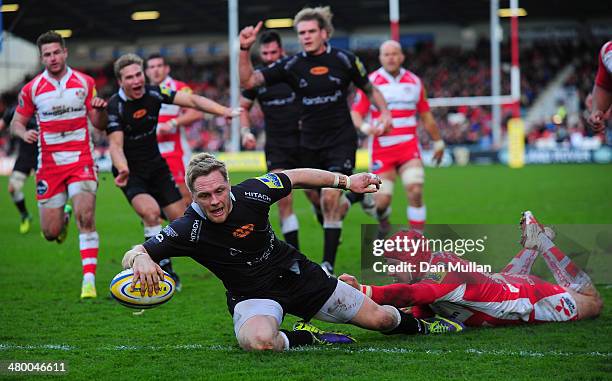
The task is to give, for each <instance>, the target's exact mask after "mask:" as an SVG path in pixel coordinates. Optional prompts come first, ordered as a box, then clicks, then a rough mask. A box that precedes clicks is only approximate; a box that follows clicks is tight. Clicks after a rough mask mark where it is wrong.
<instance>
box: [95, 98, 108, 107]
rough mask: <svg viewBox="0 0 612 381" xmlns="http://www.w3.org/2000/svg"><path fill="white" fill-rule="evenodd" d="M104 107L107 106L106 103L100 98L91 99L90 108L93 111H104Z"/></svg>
mask: <svg viewBox="0 0 612 381" xmlns="http://www.w3.org/2000/svg"><path fill="white" fill-rule="evenodd" d="M106 106H108V102H106V101H105V100H104V99H102V98H98V97H93V98H92V99H91V107H93V108H95V109H98V110H104V109H105V108H106Z"/></svg>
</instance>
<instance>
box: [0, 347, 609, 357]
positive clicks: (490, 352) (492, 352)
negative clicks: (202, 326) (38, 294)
mask: <svg viewBox="0 0 612 381" xmlns="http://www.w3.org/2000/svg"><path fill="white" fill-rule="evenodd" d="M83 349H87V351H108V352H121V351H143V350H153V351H161V350H187V351H190V350H202V351H211V352H241V351H242V350H241V349H239V348H238V347H237V346H230V345H202V344H177V345H157V346H156V345H114V346H102V347H96V348H79V347H76V346H72V345H65V344H42V345H16V344H0V351H11V350H13V351H14V350H25V351H32V350H51V351H60V352H61V351H78V350H83ZM292 351H295V352H316V351H335V352H344V353H396V354H428V355H445V354H467V355H477V356H517V357H579V356H580V357H600V358H607V357H612V353H610V352H564V351H543V352H539V351H510V350H504V349H476V348H468V349H461V350H453V349H411V348H397V347H395V348H393V347H391V348H377V347H356V346H351V347H339V346H337V347H328V346H312V347H302V348H298V349H293V350H292Z"/></svg>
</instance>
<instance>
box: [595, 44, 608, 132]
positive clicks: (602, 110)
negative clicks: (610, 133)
mask: <svg viewBox="0 0 612 381" xmlns="http://www.w3.org/2000/svg"><path fill="white" fill-rule="evenodd" d="M598 61H599V66H598V68H597V76H596V77H595V86H593V94H592V95H593V104H592V106H591V115H590V117H589V123H590V124H591V126H593V131H595V132H600V131H603V130H604V129H605V128H606V121H607V120H608V119H610V116H612V40H610V41H608V42H606V43H605V44H604V46H602V47H601V49H600V51H599V54H598Z"/></svg>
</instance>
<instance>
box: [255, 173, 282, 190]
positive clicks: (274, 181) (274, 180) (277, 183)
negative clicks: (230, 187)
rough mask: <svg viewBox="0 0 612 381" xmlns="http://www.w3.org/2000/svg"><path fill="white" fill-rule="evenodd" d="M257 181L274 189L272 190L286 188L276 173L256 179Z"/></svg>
mask: <svg viewBox="0 0 612 381" xmlns="http://www.w3.org/2000/svg"><path fill="white" fill-rule="evenodd" d="M256 179H257V180H259V181H261V182H262V183H264V184H266V186H267V187H268V188H272V189H282V188H284V187H283V183H282V182H281V179H280V178H279V177H278V176H277V175H275V174H274V173H268V174H265V175H263V176H259V177H256Z"/></svg>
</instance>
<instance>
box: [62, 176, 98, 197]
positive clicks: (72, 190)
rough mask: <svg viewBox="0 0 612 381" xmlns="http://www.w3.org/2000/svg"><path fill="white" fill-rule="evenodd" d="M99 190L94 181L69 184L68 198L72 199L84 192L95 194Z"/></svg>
mask: <svg viewBox="0 0 612 381" xmlns="http://www.w3.org/2000/svg"><path fill="white" fill-rule="evenodd" d="M97 189H98V183H97V182H95V181H93V180H86V181H77V182H75V183H70V184H68V197H69V198H72V197H73V196H74V195H75V194H78V193H83V192H88V193H93V194H95V193H96V190H97Z"/></svg>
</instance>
